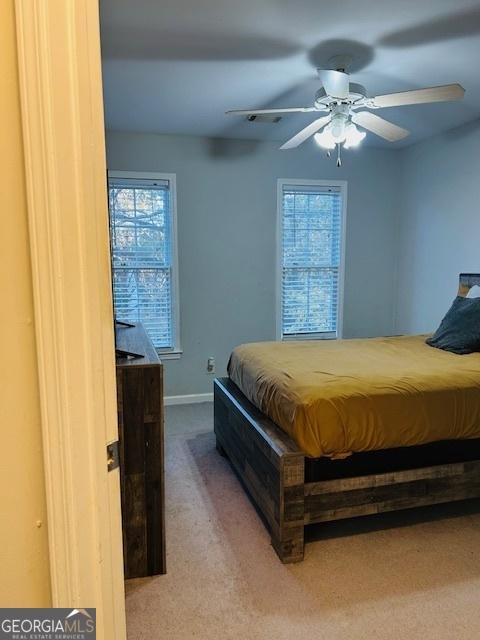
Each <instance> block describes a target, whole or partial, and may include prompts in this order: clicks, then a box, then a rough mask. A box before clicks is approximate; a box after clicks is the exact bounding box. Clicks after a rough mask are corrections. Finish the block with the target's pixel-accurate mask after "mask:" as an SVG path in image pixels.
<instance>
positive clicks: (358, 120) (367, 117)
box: [352, 111, 410, 142]
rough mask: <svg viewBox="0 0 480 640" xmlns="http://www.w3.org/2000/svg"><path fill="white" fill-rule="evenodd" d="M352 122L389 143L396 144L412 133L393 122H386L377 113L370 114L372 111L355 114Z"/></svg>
mask: <svg viewBox="0 0 480 640" xmlns="http://www.w3.org/2000/svg"><path fill="white" fill-rule="evenodd" d="M352 121H353V122H354V123H355V124H359V125H360V126H361V127H363V128H364V129H368V131H371V132H372V133H375V134H376V135H377V136H380V138H384V139H385V140H388V141H389V142H396V141H397V140H402V139H403V138H406V137H407V136H408V135H410V131H407V130H406V129H403V127H399V126H398V125H396V124H393V123H392V122H388V120H384V119H383V118H380V116H377V115H376V114H375V113H370V111H360V112H358V113H354V114H353V115H352Z"/></svg>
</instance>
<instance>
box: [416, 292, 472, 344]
mask: <svg viewBox="0 0 480 640" xmlns="http://www.w3.org/2000/svg"><path fill="white" fill-rule="evenodd" d="M426 343H427V344H429V345H430V346H431V347H437V349H444V350H445V351H451V352H452V353H473V352H474V351H480V298H463V297H462V296H457V297H456V298H455V300H454V301H453V304H452V306H451V307H450V309H449V310H448V311H447V314H446V316H445V317H444V318H443V320H442V322H441V323H440V326H439V327H438V329H437V330H436V331H435V333H434V334H433V336H431V337H430V338H427V340H426Z"/></svg>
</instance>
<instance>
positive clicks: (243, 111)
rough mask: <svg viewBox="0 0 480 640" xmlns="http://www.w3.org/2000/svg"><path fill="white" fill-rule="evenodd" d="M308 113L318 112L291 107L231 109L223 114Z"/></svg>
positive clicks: (312, 109) (313, 109)
mask: <svg viewBox="0 0 480 640" xmlns="http://www.w3.org/2000/svg"><path fill="white" fill-rule="evenodd" d="M310 111H318V109H316V108H315V107H292V108H288V109H237V110H235V109H232V110H230V111H225V113H226V114H227V115H229V116H259V115H268V114H269V113H271V114H277V115H280V114H282V113H309V112H310Z"/></svg>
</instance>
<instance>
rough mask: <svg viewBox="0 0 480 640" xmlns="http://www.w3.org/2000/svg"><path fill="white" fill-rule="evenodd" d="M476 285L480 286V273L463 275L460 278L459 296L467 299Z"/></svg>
mask: <svg viewBox="0 0 480 640" xmlns="http://www.w3.org/2000/svg"><path fill="white" fill-rule="evenodd" d="M476 285H478V286H480V273H461V274H460V275H459V277H458V295H459V296H462V298H466V297H467V295H468V292H469V291H470V289H471V288H472V287H475V286H476Z"/></svg>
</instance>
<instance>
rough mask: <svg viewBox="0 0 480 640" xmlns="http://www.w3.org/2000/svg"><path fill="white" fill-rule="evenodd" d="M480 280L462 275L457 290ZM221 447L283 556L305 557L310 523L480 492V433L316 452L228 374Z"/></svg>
mask: <svg viewBox="0 0 480 640" xmlns="http://www.w3.org/2000/svg"><path fill="white" fill-rule="evenodd" d="M478 284H480V274H460V285H459V290H458V295H461V296H466V295H467V294H468V291H469V290H470V288H471V287H473V286H474V285H478ZM214 412H215V418H214V424H215V426H214V429H215V435H216V441H217V449H218V451H219V452H220V453H221V454H222V455H226V456H227V457H228V459H229V460H230V462H231V464H232V466H233V468H234V470H235V471H236V473H237V474H238V476H239V478H240V480H241V481H242V483H243V485H244V486H245V487H246V489H247V491H248V493H249V494H250V497H251V499H252V500H253V502H254V503H255V505H256V506H257V508H258V509H259V511H260V513H261V515H262V516H263V518H264V520H265V522H266V524H267V526H268V528H269V530H270V534H271V539H272V545H273V547H274V549H275V551H276V552H277V554H278V556H279V558H280V559H281V560H282V562H285V563H287V562H299V561H300V560H303V553H304V527H305V525H308V524H313V523H318V522H327V521H332V520H340V519H343V518H350V517H353V516H362V515H369V514H374V513H381V512H386V511H395V510H400V509H407V508H411V507H419V506H425V505H431V504H438V503H442V502H452V501H455V500H465V499H468V498H477V497H480V439H477V440H458V441H445V442H441V443H433V444H431V445H421V446H416V447H404V448H401V449H392V450H389V451H386V450H385V451H378V452H377V451H376V452H369V453H365V454H353V455H352V456H351V457H350V458H347V459H346V460H343V461H342V460H335V461H331V460H328V459H323V458H319V459H310V458H308V457H306V456H305V454H304V453H303V451H301V450H300V449H299V447H298V446H297V444H296V443H295V442H294V441H293V440H292V439H291V438H290V437H289V436H288V435H287V434H286V433H285V432H284V431H282V430H281V429H280V428H279V427H278V426H277V425H276V424H275V423H274V422H272V421H271V420H270V419H269V418H268V417H266V416H265V415H264V414H263V413H262V412H261V411H259V409H257V408H256V407H255V406H254V405H253V404H252V403H251V402H249V401H248V400H247V398H246V397H245V396H244V395H243V394H242V393H241V391H240V390H239V389H238V387H237V386H236V385H235V384H234V383H233V382H232V381H231V380H230V379H229V378H220V379H217V380H215V383H214Z"/></svg>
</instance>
